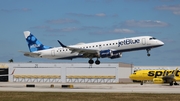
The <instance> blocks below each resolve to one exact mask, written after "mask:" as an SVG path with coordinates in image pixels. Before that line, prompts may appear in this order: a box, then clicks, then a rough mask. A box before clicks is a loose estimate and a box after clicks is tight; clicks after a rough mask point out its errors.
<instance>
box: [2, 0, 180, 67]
mask: <svg viewBox="0 0 180 101" xmlns="http://www.w3.org/2000/svg"><path fill="white" fill-rule="evenodd" d="M26 30H29V31H31V33H32V34H34V35H35V36H36V37H37V38H38V39H39V40H40V41H41V42H42V43H43V44H45V45H47V46H55V47H58V46H59V44H58V42H57V40H61V41H62V42H63V43H64V44H66V45H72V44H77V43H79V42H85V43H88V42H93V41H103V40H110V39H119V38H125V37H134V36H144V35H150V36H154V37H156V38H158V39H160V40H162V41H163V42H164V43H165V45H164V46H162V47H159V48H156V49H152V50H151V51H150V53H151V57H147V55H146V54H147V53H146V51H145V50H142V51H135V52H127V53H123V57H122V58H118V59H113V60H111V59H101V62H125V63H133V64H134V65H160V66H165V65H168V66H179V65H180V45H179V43H180V1H179V0H1V1H0V35H1V36H0V47H1V51H0V62H8V60H9V59H11V58H13V59H14V62H28V61H32V62H87V61H88V59H74V60H73V61H70V60H49V59H35V58H29V57H25V56H23V54H22V53H20V52H18V51H19V50H23V51H29V50H28V47H27V44H26V41H25V38H24V35H23V32H24V31H26Z"/></svg>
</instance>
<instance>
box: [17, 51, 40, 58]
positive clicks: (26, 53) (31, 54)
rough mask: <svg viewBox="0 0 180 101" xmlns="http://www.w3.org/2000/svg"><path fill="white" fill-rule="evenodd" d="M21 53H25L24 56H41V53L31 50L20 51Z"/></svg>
mask: <svg viewBox="0 0 180 101" xmlns="http://www.w3.org/2000/svg"><path fill="white" fill-rule="evenodd" d="M19 52H21V53H24V56H29V57H39V56H40V55H41V53H31V52H25V51H19Z"/></svg>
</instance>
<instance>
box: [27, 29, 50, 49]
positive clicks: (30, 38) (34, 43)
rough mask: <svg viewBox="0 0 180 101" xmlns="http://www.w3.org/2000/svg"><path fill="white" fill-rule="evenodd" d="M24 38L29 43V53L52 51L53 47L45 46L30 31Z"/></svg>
mask: <svg viewBox="0 0 180 101" xmlns="http://www.w3.org/2000/svg"><path fill="white" fill-rule="evenodd" d="M24 36H25V38H26V41H27V43H28V47H29V51H30V52H35V51H39V50H45V49H50V48H52V47H49V46H45V45H43V44H42V43H41V42H40V41H39V40H38V39H37V38H36V37H35V36H34V35H32V34H31V33H30V32H29V31H25V32H24Z"/></svg>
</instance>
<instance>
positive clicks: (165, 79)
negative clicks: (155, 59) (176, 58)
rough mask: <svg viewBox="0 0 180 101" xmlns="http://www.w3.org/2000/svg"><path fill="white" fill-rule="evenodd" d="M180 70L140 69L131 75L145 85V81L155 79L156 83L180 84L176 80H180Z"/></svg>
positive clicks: (131, 77) (132, 78)
mask: <svg viewBox="0 0 180 101" xmlns="http://www.w3.org/2000/svg"><path fill="white" fill-rule="evenodd" d="M179 72H180V70H178V68H176V70H138V71H135V72H134V73H133V74H131V75H130V76H129V78H130V79H131V80H135V81H140V82H141V83H140V84H141V85H143V82H144V81H153V83H154V84H163V83H169V85H170V86H172V85H173V82H174V85H179V84H178V83H177V82H176V81H180V73H179Z"/></svg>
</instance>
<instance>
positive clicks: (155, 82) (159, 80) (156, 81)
mask: <svg viewBox="0 0 180 101" xmlns="http://www.w3.org/2000/svg"><path fill="white" fill-rule="evenodd" d="M153 83H154V84H162V83H164V80H163V79H162V78H154V79H153Z"/></svg>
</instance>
